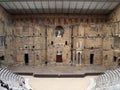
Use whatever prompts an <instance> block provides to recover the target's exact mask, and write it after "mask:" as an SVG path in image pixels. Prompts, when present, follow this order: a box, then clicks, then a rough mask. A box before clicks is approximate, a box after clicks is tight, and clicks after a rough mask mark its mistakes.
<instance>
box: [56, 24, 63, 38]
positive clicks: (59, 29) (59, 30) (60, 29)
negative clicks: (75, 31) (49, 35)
mask: <svg viewBox="0 0 120 90" xmlns="http://www.w3.org/2000/svg"><path fill="white" fill-rule="evenodd" d="M63 34H64V28H63V27H62V26H61V25H59V26H56V27H55V36H56V37H63Z"/></svg>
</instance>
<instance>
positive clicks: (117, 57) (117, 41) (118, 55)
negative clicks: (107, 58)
mask: <svg viewBox="0 0 120 90" xmlns="http://www.w3.org/2000/svg"><path fill="white" fill-rule="evenodd" d="M109 18H110V21H111V25H112V31H113V37H114V38H113V39H114V42H113V47H114V51H113V52H114V53H113V62H114V65H116V66H120V5H119V6H118V7H117V8H116V9H115V10H114V11H113V12H112V13H111V14H110V16H109Z"/></svg>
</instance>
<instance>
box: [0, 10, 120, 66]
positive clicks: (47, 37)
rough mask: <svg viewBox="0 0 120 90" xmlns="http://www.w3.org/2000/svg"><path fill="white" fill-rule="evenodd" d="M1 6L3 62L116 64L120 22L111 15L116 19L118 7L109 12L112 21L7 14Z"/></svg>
mask: <svg viewBox="0 0 120 90" xmlns="http://www.w3.org/2000/svg"><path fill="white" fill-rule="evenodd" d="M0 9H1V10H0V13H1V14H0V15H1V16H0V17H1V19H0V20H1V22H0V35H1V38H0V39H1V46H0V47H1V49H0V55H1V57H0V59H3V56H4V57H5V58H4V59H5V60H4V61H2V63H7V64H9V65H12V64H29V65H42V64H56V63H63V64H65V65H66V64H75V65H89V64H97V65H98V64H99V65H105V66H115V65H118V64H119V55H120V54H119V50H120V49H119V48H120V47H119V45H120V43H118V42H119V41H118V40H119V36H120V33H119V32H120V23H119V24H118V22H115V23H113V22H114V18H118V19H117V20H119V16H118V15H119V11H120V9H119V8H118V9H116V11H113V13H114V12H116V14H114V15H112V14H111V16H110V18H111V20H113V21H112V22H109V21H108V19H109V18H107V16H103V15H85V16H84V15H69V16H67V15H62V14H61V15H55V14H53V15H47V14H43V15H42V14H40V15H39V14H38V15H37V14H36V15H12V16H9V15H8V14H7V13H6V12H5V10H3V9H2V8H0ZM115 15H116V16H115ZM112 16H114V17H112ZM9 17H11V18H9ZM112 18H113V19H112ZM111 20H110V21H111ZM115 20H116V19H115ZM8 21H9V22H8ZM3 22H4V24H5V25H4V24H3ZM116 23H117V24H116ZM118 27H119V28H118ZM116 37H117V41H116V40H115V39H116ZM118 44H119V45H118ZM116 48H117V49H116Z"/></svg>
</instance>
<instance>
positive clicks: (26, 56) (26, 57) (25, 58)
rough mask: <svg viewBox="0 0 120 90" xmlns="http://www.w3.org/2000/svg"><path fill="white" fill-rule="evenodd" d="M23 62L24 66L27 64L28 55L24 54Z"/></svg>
mask: <svg viewBox="0 0 120 90" xmlns="http://www.w3.org/2000/svg"><path fill="white" fill-rule="evenodd" d="M24 62H25V65H28V64H29V55H28V54H24Z"/></svg>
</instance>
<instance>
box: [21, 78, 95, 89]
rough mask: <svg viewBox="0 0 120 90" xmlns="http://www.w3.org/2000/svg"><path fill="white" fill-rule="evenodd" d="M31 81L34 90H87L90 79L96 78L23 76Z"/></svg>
mask: <svg viewBox="0 0 120 90" xmlns="http://www.w3.org/2000/svg"><path fill="white" fill-rule="evenodd" d="M23 77H25V78H28V79H29V83H30V85H31V87H32V88H33V90H86V89H87V87H88V85H89V83H90V79H91V78H94V77H95V76H87V77H85V78H34V77H32V76H23Z"/></svg>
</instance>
